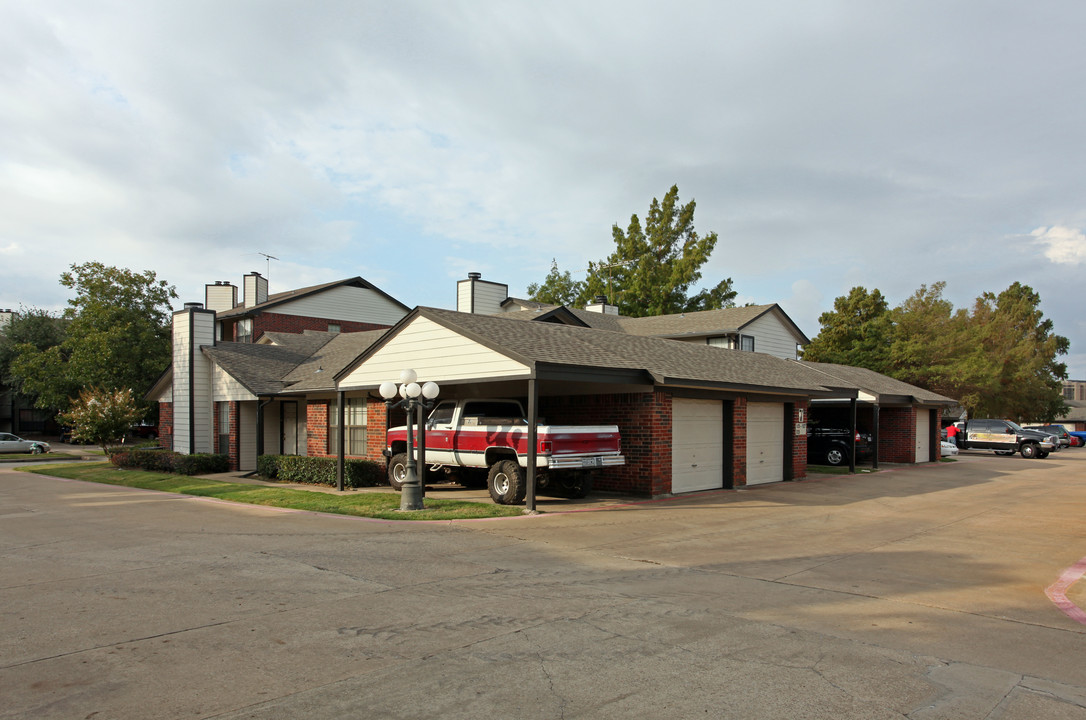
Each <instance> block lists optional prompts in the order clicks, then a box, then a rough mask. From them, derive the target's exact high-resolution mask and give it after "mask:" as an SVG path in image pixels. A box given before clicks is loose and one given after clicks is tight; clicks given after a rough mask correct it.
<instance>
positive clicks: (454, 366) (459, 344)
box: [339, 317, 529, 390]
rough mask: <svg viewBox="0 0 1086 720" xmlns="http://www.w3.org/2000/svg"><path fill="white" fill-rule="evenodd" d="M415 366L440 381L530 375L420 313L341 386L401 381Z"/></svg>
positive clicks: (421, 374)
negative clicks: (400, 378) (403, 372)
mask: <svg viewBox="0 0 1086 720" xmlns="http://www.w3.org/2000/svg"><path fill="white" fill-rule="evenodd" d="M406 368H411V369H413V370H414V371H415V372H417V373H418V375H419V379H420V382H425V381H427V380H432V381H434V382H436V383H439V384H440V383H442V382H447V381H450V380H468V379H472V378H484V377H485V378H496V377H506V378H512V377H527V376H528V374H529V369H528V367H527V366H526V365H522V364H521V363H518V362H516V361H515V360H512V359H510V358H508V357H506V356H505V355H502V354H501V353H498V352H495V351H494V350H491V349H490V348H487V347H484V346H482V345H479V344H478V343H476V342H475V341H473V340H469V339H467V338H465V337H464V336H462V335H459V334H457V333H455V332H453V331H452V330H449V329H448V328H445V327H443V326H441V325H438V324H437V323H435V322H433V321H432V320H429V319H427V318H424V317H417V318H415V319H414V320H413V321H411V324H410V325H408V326H407V327H405V328H404V329H403V330H401V331H400V333H399V334H398V335H397V336H396V337H394V338H393V339H392V340H391V341H390V342H389V343H388V344H387V345H385V346H384V347H382V348H381V349H380V350H378V351H377V352H376V353H374V355H373V356H372V357H370V358H369V359H368V360H366V361H365V362H364V363H362V365H360V366H359V367H358V368H356V369H355V370H354V372H352V373H351V374H350V375H348V376H347V377H345V378H344V379H343V381H342V382H340V385H339V388H340V389H341V390H356V389H359V388H370V387H376V386H378V385H380V384H381V383H382V382H384V381H386V380H392V381H394V382H395V381H398V380H399V377H400V371H402V370H404V369H406Z"/></svg>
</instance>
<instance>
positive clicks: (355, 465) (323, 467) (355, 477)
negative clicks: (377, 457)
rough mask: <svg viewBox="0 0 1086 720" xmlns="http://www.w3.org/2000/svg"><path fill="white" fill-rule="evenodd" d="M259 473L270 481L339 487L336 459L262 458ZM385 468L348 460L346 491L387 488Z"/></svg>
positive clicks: (302, 457)
mask: <svg viewBox="0 0 1086 720" xmlns="http://www.w3.org/2000/svg"><path fill="white" fill-rule="evenodd" d="M256 466H257V472H259V473H260V474H261V475H263V476H264V477H266V478H268V479H278V480H282V481H284V482H293V483H306V484H310V485H335V484H336V458H333V457H305V456H302V455H261V456H260V457H259V458H257V460H256ZM387 483H388V479H387V477H386V476H385V468H384V466H383V465H380V464H379V463H375V462H373V461H372V460H344V461H343V487H351V488H356V487H373V486H374V485H385V484H387Z"/></svg>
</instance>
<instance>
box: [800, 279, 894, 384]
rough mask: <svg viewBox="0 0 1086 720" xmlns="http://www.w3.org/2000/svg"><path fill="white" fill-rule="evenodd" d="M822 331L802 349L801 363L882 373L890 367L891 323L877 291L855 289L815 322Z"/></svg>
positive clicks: (887, 304) (884, 301)
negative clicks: (861, 368)
mask: <svg viewBox="0 0 1086 720" xmlns="http://www.w3.org/2000/svg"><path fill="white" fill-rule="evenodd" d="M818 322H819V324H820V325H821V326H822V330H821V331H820V332H819V333H818V335H817V336H816V337H815V338H814V339H813V340H811V342H810V343H809V344H808V345H807V347H805V348H804V349H803V359H804V360H810V361H812V362H826V363H837V364H838V365H851V366H853V367H863V368H867V369H869V370H874V371H875V372H881V373H885V372H887V370H889V369H890V368H889V365H890V347H891V345H892V343H893V340H894V319H893V316H892V315H891V313H890V305H889V303H887V302H886V298H884V297H883V295H882V293H881V292H879V291H878V290H877V289H876V290H874V291H872V292H868V291H867V288H863V287H854V288H852V290H850V291H849V293H848V295H847V296H845V295H843V296H841V297H839V298H837V299H836V300H834V301H833V310H831V311H828V312H824V313H822V314H821V315H820V316H819V318H818Z"/></svg>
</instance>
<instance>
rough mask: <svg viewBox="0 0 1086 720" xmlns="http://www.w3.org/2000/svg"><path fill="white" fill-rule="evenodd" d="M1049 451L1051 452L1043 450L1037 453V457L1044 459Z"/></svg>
mask: <svg viewBox="0 0 1086 720" xmlns="http://www.w3.org/2000/svg"><path fill="white" fill-rule="evenodd" d="M1048 453H1049V451H1048V450H1042V451H1041V452H1039V453H1037V457H1039V458H1041V459H1042V460H1044V459H1045V458H1046V457H1048Z"/></svg>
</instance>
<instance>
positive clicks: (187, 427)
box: [173, 303, 215, 455]
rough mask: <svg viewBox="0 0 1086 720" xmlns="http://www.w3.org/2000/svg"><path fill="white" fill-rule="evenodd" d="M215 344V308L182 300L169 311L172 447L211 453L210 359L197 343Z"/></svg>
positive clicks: (181, 451) (185, 452) (182, 452)
mask: <svg viewBox="0 0 1086 720" xmlns="http://www.w3.org/2000/svg"><path fill="white" fill-rule="evenodd" d="M214 344H215V311H214V310H205V309H204V306H203V305H201V304H200V303H185V309H184V310H178V311H177V312H175V313H174V314H173V449H174V450H175V451H176V452H179V453H181V454H183V455H191V454H193V453H209V452H213V447H214V446H213V438H212V437H211V435H212V433H213V432H214V431H213V429H212V417H213V416H212V414H211V411H212V402H211V361H209V360H208V359H207V358H206V357H204V354H203V353H202V352H200V346H201V345H214Z"/></svg>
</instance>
